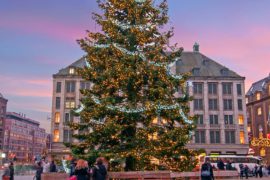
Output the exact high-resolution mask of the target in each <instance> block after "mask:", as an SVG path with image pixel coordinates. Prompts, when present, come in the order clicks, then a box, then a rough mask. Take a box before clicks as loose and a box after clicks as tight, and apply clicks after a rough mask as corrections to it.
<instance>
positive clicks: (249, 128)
mask: <svg viewBox="0 0 270 180" xmlns="http://www.w3.org/2000/svg"><path fill="white" fill-rule="evenodd" d="M247 132H249V133H250V132H251V127H250V125H248V127H247Z"/></svg>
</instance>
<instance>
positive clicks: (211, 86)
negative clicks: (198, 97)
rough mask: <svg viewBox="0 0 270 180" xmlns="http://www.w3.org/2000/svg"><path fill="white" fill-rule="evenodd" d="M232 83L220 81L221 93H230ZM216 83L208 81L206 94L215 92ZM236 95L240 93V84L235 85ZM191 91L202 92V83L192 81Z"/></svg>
mask: <svg viewBox="0 0 270 180" xmlns="http://www.w3.org/2000/svg"><path fill="white" fill-rule="evenodd" d="M232 85H233V84H232V83H225V82H224V83H222V93H223V94H224V95H230V94H232ZM217 89H218V83H215V82H211V83H208V94H217ZM236 89H237V95H239V96H240V95H242V86H241V84H237V85H236ZM193 93H194V94H202V93H203V83H197V82H196V83H193Z"/></svg>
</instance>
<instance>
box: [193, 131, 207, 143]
mask: <svg viewBox="0 0 270 180" xmlns="http://www.w3.org/2000/svg"><path fill="white" fill-rule="evenodd" d="M195 143H205V131H195Z"/></svg>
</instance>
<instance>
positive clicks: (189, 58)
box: [176, 52, 243, 78]
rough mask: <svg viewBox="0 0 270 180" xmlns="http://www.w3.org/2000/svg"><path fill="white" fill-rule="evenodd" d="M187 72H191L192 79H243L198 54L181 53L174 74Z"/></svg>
mask: <svg viewBox="0 0 270 180" xmlns="http://www.w3.org/2000/svg"><path fill="white" fill-rule="evenodd" d="M188 72H191V76H193V77H224V78H225V77H226V78H228V77H229V78H243V77H241V76H240V75H238V74H237V73H235V72H234V71H232V70H230V69H229V68H227V67H225V66H223V65H221V64H219V63H217V62H216V61H214V60H212V59H210V58H209V57H207V56H205V55H203V54H201V53H200V52H182V55H181V57H180V60H178V62H177V63H176V73H177V74H183V73H188Z"/></svg>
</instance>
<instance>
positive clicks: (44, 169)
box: [43, 160, 50, 173]
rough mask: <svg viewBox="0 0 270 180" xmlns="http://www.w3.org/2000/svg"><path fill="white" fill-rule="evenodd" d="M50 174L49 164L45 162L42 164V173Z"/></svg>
mask: <svg viewBox="0 0 270 180" xmlns="http://www.w3.org/2000/svg"><path fill="white" fill-rule="evenodd" d="M49 172H50V163H49V162H48V161H47V160H45V161H44V164H43V173H49Z"/></svg>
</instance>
